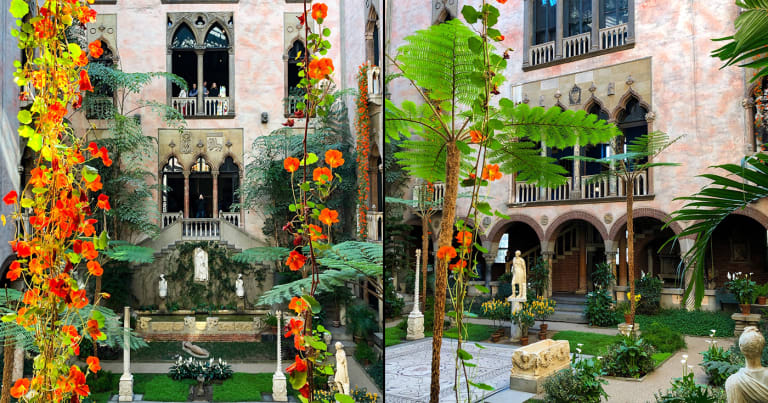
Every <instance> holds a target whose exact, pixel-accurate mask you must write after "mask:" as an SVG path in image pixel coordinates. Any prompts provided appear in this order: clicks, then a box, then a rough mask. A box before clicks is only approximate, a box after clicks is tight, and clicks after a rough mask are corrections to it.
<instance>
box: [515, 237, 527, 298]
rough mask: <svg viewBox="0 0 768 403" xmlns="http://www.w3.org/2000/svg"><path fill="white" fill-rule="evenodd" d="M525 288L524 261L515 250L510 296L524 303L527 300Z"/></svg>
mask: <svg viewBox="0 0 768 403" xmlns="http://www.w3.org/2000/svg"><path fill="white" fill-rule="evenodd" d="M515 286H517V287H515ZM525 288H526V281H525V260H523V258H521V257H520V251H519V250H516V251H515V257H514V258H512V295H513V296H516V297H517V298H522V300H523V301H525V300H526V299H527V294H526V289H525Z"/></svg>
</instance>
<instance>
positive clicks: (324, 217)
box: [317, 208, 339, 226]
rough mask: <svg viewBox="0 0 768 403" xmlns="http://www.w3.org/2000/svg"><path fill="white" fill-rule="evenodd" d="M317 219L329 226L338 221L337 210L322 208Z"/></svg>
mask: <svg viewBox="0 0 768 403" xmlns="http://www.w3.org/2000/svg"><path fill="white" fill-rule="evenodd" d="M317 219H318V220H320V222H321V223H323V224H325V225H328V226H331V225H333V223H337V222H339V212H338V211H336V210H331V209H327V208H324V209H323V211H321V212H320V216H319V217H318V218H317Z"/></svg>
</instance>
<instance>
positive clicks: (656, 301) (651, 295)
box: [635, 276, 664, 315]
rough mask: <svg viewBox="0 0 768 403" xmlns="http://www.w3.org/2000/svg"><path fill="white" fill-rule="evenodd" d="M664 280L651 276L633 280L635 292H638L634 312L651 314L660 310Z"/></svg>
mask: <svg viewBox="0 0 768 403" xmlns="http://www.w3.org/2000/svg"><path fill="white" fill-rule="evenodd" d="M663 286H664V282H663V281H661V279H658V278H656V277H653V276H643V277H641V278H639V279H637V280H635V294H640V301H638V303H637V304H636V306H635V313H636V314H646V315H653V314H656V313H658V312H659V310H661V288H662V287H663Z"/></svg>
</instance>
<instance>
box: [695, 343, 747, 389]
mask: <svg viewBox="0 0 768 403" xmlns="http://www.w3.org/2000/svg"><path fill="white" fill-rule="evenodd" d="M701 355H702V356H703V358H702V361H701V364H699V365H701V367H702V368H704V372H705V373H706V374H707V376H708V377H709V383H710V384H711V385H715V386H723V385H725V380H726V379H728V377H729V376H731V375H733V374H734V373H736V371H738V370H739V368H741V367H743V366H744V361H743V357H741V360H740V359H739V358H740V357H739V356H737V355H736V354H733V353H731V351H730V350H726V349H724V348H722V347H720V346H717V345H716V344H715V343H711V344H710V346H709V349H707V350H706V351H703V352H702V353H701Z"/></svg>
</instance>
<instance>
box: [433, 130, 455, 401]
mask: <svg viewBox="0 0 768 403" xmlns="http://www.w3.org/2000/svg"><path fill="white" fill-rule="evenodd" d="M445 148H446V159H445V171H446V172H445V198H444V204H443V219H442V221H441V222H440V238H439V239H438V247H443V246H451V238H453V222H454V220H455V218H456V198H457V196H458V193H459V163H460V161H461V153H460V152H459V149H458V148H457V147H456V143H455V142H449V143H448V144H446V146H445ZM447 285H448V265H447V264H446V262H445V261H438V260H437V259H435V323H434V326H433V336H432V380H431V384H430V391H429V402H430V403H439V398H440V348H441V347H442V343H443V321H444V320H445V294H446V287H447Z"/></svg>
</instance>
